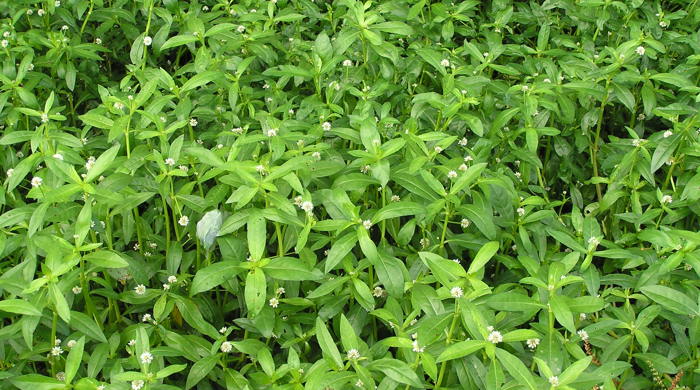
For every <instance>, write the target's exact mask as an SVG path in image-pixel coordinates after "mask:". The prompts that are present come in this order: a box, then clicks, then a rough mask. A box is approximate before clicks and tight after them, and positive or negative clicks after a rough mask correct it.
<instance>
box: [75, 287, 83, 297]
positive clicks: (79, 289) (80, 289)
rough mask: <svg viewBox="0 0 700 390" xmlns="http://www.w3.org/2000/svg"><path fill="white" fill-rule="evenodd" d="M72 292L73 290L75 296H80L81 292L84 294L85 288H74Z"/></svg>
mask: <svg viewBox="0 0 700 390" xmlns="http://www.w3.org/2000/svg"><path fill="white" fill-rule="evenodd" d="M72 290H73V294H75V295H78V294H80V293H81V292H83V288H82V287H80V286H73V289H72Z"/></svg>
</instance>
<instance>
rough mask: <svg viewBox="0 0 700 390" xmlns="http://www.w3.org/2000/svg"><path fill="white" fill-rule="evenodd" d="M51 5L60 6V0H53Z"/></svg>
mask: <svg viewBox="0 0 700 390" xmlns="http://www.w3.org/2000/svg"><path fill="white" fill-rule="evenodd" d="M53 5H54V7H60V6H61V1H60V0H56V1H54V2H53Z"/></svg>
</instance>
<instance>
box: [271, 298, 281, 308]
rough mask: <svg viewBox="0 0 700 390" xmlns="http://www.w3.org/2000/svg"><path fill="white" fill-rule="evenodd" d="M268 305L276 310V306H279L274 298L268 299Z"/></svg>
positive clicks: (278, 301) (278, 302)
mask: <svg viewBox="0 0 700 390" xmlns="http://www.w3.org/2000/svg"><path fill="white" fill-rule="evenodd" d="M269 303H270V306H272V307H273V308H276V307H277V306H279V304H280V300H279V299H277V298H275V297H272V298H270V301H269Z"/></svg>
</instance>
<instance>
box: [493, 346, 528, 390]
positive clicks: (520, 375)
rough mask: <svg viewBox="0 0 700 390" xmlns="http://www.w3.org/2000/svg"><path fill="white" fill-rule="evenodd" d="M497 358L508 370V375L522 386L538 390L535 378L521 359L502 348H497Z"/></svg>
mask: <svg viewBox="0 0 700 390" xmlns="http://www.w3.org/2000/svg"><path fill="white" fill-rule="evenodd" d="M496 357H498V360H499V361H500V362H501V364H503V367H505V368H506V370H508V373H509V374H510V375H511V376H512V377H513V378H515V379H516V380H517V381H518V382H519V383H520V384H521V385H523V384H524V385H526V386H527V388H528V389H530V390H536V389H538V386H537V382H536V381H535V378H534V377H533V376H532V374H531V373H530V370H528V368H527V367H526V366H525V365H524V364H523V362H522V361H520V359H518V358H517V357H515V356H514V355H512V354H511V353H510V352H508V351H506V350H504V349H501V348H496Z"/></svg>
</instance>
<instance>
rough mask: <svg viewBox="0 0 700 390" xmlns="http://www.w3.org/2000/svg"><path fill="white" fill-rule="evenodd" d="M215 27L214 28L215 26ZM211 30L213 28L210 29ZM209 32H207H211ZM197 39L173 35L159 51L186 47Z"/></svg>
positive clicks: (189, 36) (191, 36) (190, 36)
mask: <svg viewBox="0 0 700 390" xmlns="http://www.w3.org/2000/svg"><path fill="white" fill-rule="evenodd" d="M222 24H228V23H222ZM215 27H216V26H215ZM211 30H213V28H212V29H211ZM211 30H209V31H211ZM209 31H207V34H209ZM197 41H198V39H197V37H195V36H194V35H175V36H174V37H170V38H169V39H168V40H167V41H165V43H163V45H162V46H161V47H160V50H161V51H163V50H167V49H171V48H173V47H178V46H182V45H187V44H188V43H192V42H197Z"/></svg>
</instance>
